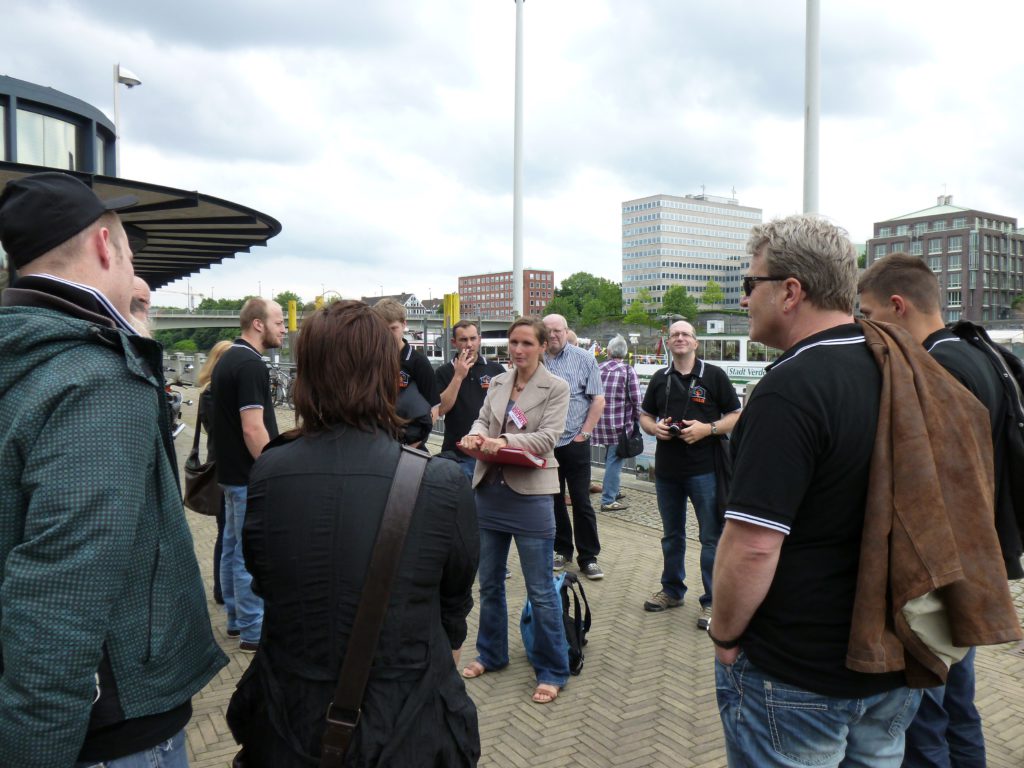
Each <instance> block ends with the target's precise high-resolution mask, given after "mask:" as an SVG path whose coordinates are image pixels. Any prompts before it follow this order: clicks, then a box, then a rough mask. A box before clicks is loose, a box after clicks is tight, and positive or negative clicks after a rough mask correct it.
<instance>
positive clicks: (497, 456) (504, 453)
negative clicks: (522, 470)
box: [460, 446, 548, 469]
mask: <svg viewBox="0 0 1024 768" xmlns="http://www.w3.org/2000/svg"><path fill="white" fill-rule="evenodd" d="M460 450H461V451H462V452H463V453H464V454H466V455H467V456H472V457H473V458H474V459H479V460H480V461H489V462H490V463H491V464H512V465H514V466H517V467H530V468H531V469H544V468H545V467H546V466H547V465H548V460H547V459H545V458H544V457H543V456H538V455H537V454H535V453H530V452H529V451H527V450H524V449H522V448H499V449H498V452H497V453H484V452H483V451H481V450H478V449H475V448H474V449H472V450H470V449H469V448H462V447H461V446H460Z"/></svg>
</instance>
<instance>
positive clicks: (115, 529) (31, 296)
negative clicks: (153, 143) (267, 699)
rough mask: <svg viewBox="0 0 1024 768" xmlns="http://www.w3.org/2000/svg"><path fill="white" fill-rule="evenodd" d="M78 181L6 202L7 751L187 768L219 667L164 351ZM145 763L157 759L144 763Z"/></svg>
mask: <svg viewBox="0 0 1024 768" xmlns="http://www.w3.org/2000/svg"><path fill="white" fill-rule="evenodd" d="M134 203H135V200H134V198H120V199H118V200H110V201H106V202H104V201H102V200H100V199H99V198H98V197H97V196H96V194H95V193H94V192H93V191H92V190H91V189H89V187H87V186H85V185H84V184H83V183H81V182H80V181H78V180H76V179H75V178H74V177H72V176H70V175H67V174H63V173H40V174H35V175H32V176H26V177H24V178H21V179H18V180H15V181H11V182H8V184H7V186H6V187H5V188H4V190H3V192H2V194H0V245H2V247H3V250H4V251H5V252H6V253H7V255H8V261H9V264H10V265H11V266H12V267H13V268H15V269H16V270H17V271H18V279H17V280H16V281H15V282H14V284H13V285H12V287H11V288H8V289H7V290H6V291H4V293H3V297H2V302H0V303H2V306H0V338H2V339H3V340H4V342H3V344H2V345H0V424H2V425H3V429H2V431H0V511H2V514H0V658H2V659H3V661H2V663H0V755H2V756H3V758H2V762H3V763H4V765H18V766H24V767H25V768H44V767H46V766H55V765H73V764H75V763H76V762H77V761H83V762H86V763H88V764H92V763H98V762H104V763H108V764H109V763H110V762H111V761H117V763H116V764H118V765H120V764H121V761H120V759H119V758H126V757H133V756H136V755H138V756H139V760H140V764H141V761H142V760H149V761H151V763H152V764H154V765H155V764H157V761H158V760H159V761H160V764H164V765H186V764H187V763H186V757H185V746H184V727H185V724H186V723H187V722H188V720H189V718H190V717H191V713H192V707H191V697H192V696H193V695H194V694H195V693H196V692H198V691H199V690H200V689H202V687H203V686H204V685H205V684H206V683H207V682H208V681H209V680H210V679H211V678H212V677H213V676H214V675H215V674H216V673H217V671H218V670H219V669H220V668H221V667H223V666H224V664H225V663H226V659H225V658H224V655H223V653H221V651H220V649H219V648H218V647H217V644H216V642H215V641H214V639H213V633H212V630H211V628H210V622H209V618H208V615H207V611H206V601H205V596H204V593H203V588H202V582H201V580H200V577H199V568H198V565H197V564H196V559H195V554H194V552H193V548H192V539H191V536H190V534H189V531H188V527H187V525H186V522H185V518H184V513H183V510H182V504H181V493H180V487H179V483H178V476H177V461H176V459H175V456H174V448H173V446H172V444H171V438H170V432H169V427H170V424H169V419H168V414H167V409H166V408H165V407H164V406H163V403H164V395H163V386H164V380H163V373H162V362H161V350H160V345H159V344H157V343H156V342H155V341H152V340H150V339H146V338H142V337H140V336H138V335H136V334H135V332H134V331H133V330H132V326H131V325H130V323H129V322H128V320H126V317H127V316H128V311H129V306H130V302H131V297H132V278H133V270H132V252H131V248H130V247H129V244H128V238H127V236H126V235H125V231H124V227H123V226H122V225H121V222H120V219H119V218H118V215H117V213H116V211H117V210H120V209H123V208H125V207H128V206H131V205H133V204H134ZM147 764H150V763H149V762H147Z"/></svg>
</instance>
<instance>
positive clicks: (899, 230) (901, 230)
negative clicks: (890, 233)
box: [896, 224, 910, 235]
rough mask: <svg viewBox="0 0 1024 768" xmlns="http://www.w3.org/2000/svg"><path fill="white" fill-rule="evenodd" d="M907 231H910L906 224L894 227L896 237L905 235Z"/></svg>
mask: <svg viewBox="0 0 1024 768" xmlns="http://www.w3.org/2000/svg"><path fill="white" fill-rule="evenodd" d="M909 231H910V227H908V226H907V225H906V224H900V225H899V226H898V227H896V234H897V235H905V234H907V232H909Z"/></svg>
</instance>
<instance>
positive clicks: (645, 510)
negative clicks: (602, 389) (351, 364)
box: [177, 391, 1024, 768]
mask: <svg viewBox="0 0 1024 768" xmlns="http://www.w3.org/2000/svg"><path fill="white" fill-rule="evenodd" d="M189 396H192V397H193V398H194V397H195V394H194V392H193V391H186V397H189ZM184 413H185V421H186V423H187V424H189V425H191V424H192V423H194V420H195V408H194V407H191V408H190V407H188V406H186V407H185V409H184ZM278 420H279V423H280V424H281V425H282V427H286V426H291V414H290V412H287V411H283V412H279V415H278ZM191 440H192V431H191V429H190V428H189V429H186V430H185V431H184V432H183V433H182V434H181V435H180V436H179V437H178V440H177V444H178V449H179V460H180V461H184V458H185V456H186V455H187V453H188V448H187V446H189V445H191ZM599 477H600V471H599V470H598V471H595V479H599ZM623 484H624V491H625V493H626V499H625V500H626V501H627V502H628V503H629V505H630V507H629V509H628V510H627V511H625V512H623V513H617V514H615V515H611V514H608V513H599V526H600V532H601V543H602V553H601V558H600V562H601V566H602V567H603V568H604V571H605V573H606V574H607V577H606V578H605V579H604V580H603V581H599V582H588V581H586V580H585V579H584V580H583V581H584V582H585V583H584V588H585V589H586V592H587V597H588V598H589V600H590V605H591V608H592V610H593V613H594V628H593V630H592V631H591V633H590V642H589V644H588V645H587V649H586V664H585V667H584V670H583V673H582V674H581V675H580V676H579V677H575V678H572V680H571V681H570V684H569V685H568V687H567V688H566V689H565V690H564V691H563V692H562V694H561V695H560V696H559V698H558V700H557V701H555V702H554V703H553V704H550V705H547V706H538V705H536V704H532V703H531V702H530V700H529V697H530V694H531V693H532V691H533V687H534V679H533V673H532V669H531V668H530V666H529V664H528V663H527V661H526V657H525V654H524V653H523V650H522V644H521V641H520V640H519V637H518V632H514V631H513V633H512V634H511V636H510V655H511V657H512V662H511V664H510V665H509V667H508V668H507V669H505V670H503V671H501V672H500V673H491V674H487V675H484V676H483V677H481V678H478V679H476V680H471V681H467V689H468V690H469V693H470V695H471V696H472V697H473V700H474V701H475V702H476V704H477V707H478V709H479V717H480V736H481V741H482V744H483V756H482V759H481V761H480V765H481V766H486V767H488V768H520V767H522V768H526V766H534V765H557V766H559V768H576V767H577V766H579V768H605V767H608V768H611V767H613V766H614V767H615V768H632V767H634V766H635V767H636V768H640V767H641V766H643V767H645V768H646V767H648V766H651V767H662V766H664V767H665V768H668V767H669V766H671V767H672V768H684V767H687V766H710V767H714V766H725V764H726V762H725V754H724V749H723V746H722V730H721V724H720V722H719V719H718V709H717V705H716V703H715V687H714V664H713V660H714V654H713V652H712V647H711V644H710V643H709V642H708V640H707V638H706V637H705V636H704V633H702V632H699V631H698V630H697V629H696V618H697V601H696V599H693V600H692V602H687V604H686V605H685V606H683V607H681V608H678V609H673V610H670V611H667V612H665V613H662V614H649V613H645V612H644V611H643V609H642V603H643V600H644V598H645V597H646V596H647V595H648V594H649V593H650V592H653V591H655V590H656V589H657V588H658V579H659V577H660V574H661V549H660V544H659V538H660V518H659V517H658V512H657V505H656V503H655V500H654V494H653V486H652V485H651V484H650V483H647V482H642V481H634V480H630V479H624V482H623ZM593 498H594V499H595V500H596V498H597V497H593ZM187 514H188V517H189V522H190V524H191V526H192V531H193V535H194V536H195V541H196V554H197V556H198V558H199V562H200V566H201V568H202V571H203V576H204V579H205V581H206V586H207V593H208V594H209V595H211V599H210V603H209V608H210V618H211V621H212V622H213V626H214V634H215V636H216V637H217V638H218V640H219V641H220V643H221V645H222V647H223V648H224V650H225V651H226V652H227V653H228V655H229V656H230V657H231V663H230V664H229V665H228V666H227V667H226V668H225V669H224V670H222V672H221V673H220V674H219V675H218V676H217V678H216V679H214V680H213V681H212V682H211V683H210V684H209V685H208V686H207V687H206V688H205V689H204V690H203V691H202V692H201V693H200V694H199V695H198V696H197V697H196V698H195V700H194V702H193V704H194V709H195V714H194V716H193V718H192V722H191V723H190V725H189V727H188V750H189V759H190V761H191V765H192V766H193V768H214V767H216V768H223V767H224V766H228V765H229V764H230V760H231V756H232V755H233V754H234V753H235V752H236V751H237V746H236V745H235V743H234V741H233V739H232V738H231V734H230V733H229V732H228V729H227V726H226V725H225V723H224V713H225V711H226V709H227V704H228V700H229V698H230V696H231V693H232V691H233V690H234V685H235V683H236V681H237V680H238V678H239V676H240V675H241V674H242V672H243V671H244V669H245V667H246V665H248V663H249V661H250V660H251V657H250V656H246V655H244V654H241V653H239V652H238V651H237V643H236V642H234V641H229V640H228V638H227V636H226V635H225V632H224V617H223V609H221V608H220V607H219V606H217V605H215V604H214V603H213V600H212V592H213V577H212V571H211V566H212V553H213V542H214V539H215V537H216V524H215V522H214V520H213V518H206V517H202V516H199V515H196V514H193V513H191V512H189V513H187ZM691 518H692V515H691ZM689 539H690V541H689V546H688V547H687V563H686V566H687V572H688V573H690V574H697V573H699V567H698V562H697V555H698V546H699V545H698V544H697V541H696V532H695V530H690V531H689ZM511 568H512V572H513V577H512V579H511V580H510V581H509V582H507V584H508V601H509V614H510V616H509V621H510V626H512V627H513V628H514V627H516V626H518V612H519V610H520V608H521V607H522V604H523V601H524V590H523V582H522V577H521V575H519V574H518V572H517V571H518V562H517V561H516V555H515V552H514V548H513V553H512V562H511ZM1014 587H1015V602H1016V605H1017V608H1018V613H1019V615H1020V616H1021V617H1022V618H1024V585H1022V584H1021V583H1020V582H1016V583H1015V585H1014ZM693 594H694V593H692V592H691V595H693ZM476 621H477V611H476V610H474V611H473V612H472V613H471V614H470V617H469V623H470V628H469V638H468V639H467V643H466V647H465V649H464V660H466V659H469V658H471V654H472V652H473V642H474V638H475V637H476ZM977 672H978V693H977V703H978V707H979V709H980V710H981V712H982V716H983V718H984V721H985V735H986V739H987V743H988V765H989V766H990V767H991V768H1021V766H1024V694H1022V683H1024V649H1021V648H1015V647H1014V646H1012V645H1004V646H999V647H993V648H982V649H980V650H979V651H978V656H977Z"/></svg>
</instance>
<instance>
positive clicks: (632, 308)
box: [622, 299, 651, 326]
mask: <svg viewBox="0 0 1024 768" xmlns="http://www.w3.org/2000/svg"><path fill="white" fill-rule="evenodd" d="M622 322H623V323H624V324H625V325H646V326H650V324H651V316H650V315H649V314H647V307H646V306H645V305H644V303H643V302H642V301H640V299H634V300H633V303H632V304H630V305H629V309H628V310H626V314H625V316H624V317H623V318H622Z"/></svg>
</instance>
